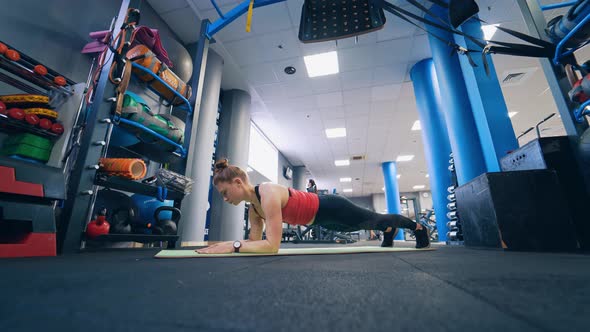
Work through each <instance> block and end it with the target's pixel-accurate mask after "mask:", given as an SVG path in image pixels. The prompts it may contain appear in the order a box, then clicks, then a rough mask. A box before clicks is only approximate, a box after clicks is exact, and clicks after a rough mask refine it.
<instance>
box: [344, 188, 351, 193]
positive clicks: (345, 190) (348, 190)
mask: <svg viewBox="0 0 590 332" xmlns="http://www.w3.org/2000/svg"><path fill="white" fill-rule="evenodd" d="M342 191H343V192H345V193H351V192H352V188H347V189H342Z"/></svg>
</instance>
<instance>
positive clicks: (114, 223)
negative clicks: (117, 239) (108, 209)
mask: <svg viewBox="0 0 590 332" xmlns="http://www.w3.org/2000/svg"><path fill="white" fill-rule="evenodd" d="M134 216H135V212H133V209H132V208H118V209H116V210H115V211H114V212H113V216H112V218H111V233H113V234H130V233H131V220H133V218H134Z"/></svg>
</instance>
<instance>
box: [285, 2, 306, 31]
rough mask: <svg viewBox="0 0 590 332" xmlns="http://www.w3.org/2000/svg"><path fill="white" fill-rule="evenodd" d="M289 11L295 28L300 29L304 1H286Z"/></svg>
mask: <svg viewBox="0 0 590 332" xmlns="http://www.w3.org/2000/svg"><path fill="white" fill-rule="evenodd" d="M286 3H287V7H288V9H289V16H291V22H292V23H293V26H296V27H298V26H299V22H300V21H301V10H302V8H303V0H289V1H286Z"/></svg>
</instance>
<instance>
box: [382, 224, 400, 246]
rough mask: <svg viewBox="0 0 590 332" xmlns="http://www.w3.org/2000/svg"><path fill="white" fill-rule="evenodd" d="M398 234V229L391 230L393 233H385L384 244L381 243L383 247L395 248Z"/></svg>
mask: <svg viewBox="0 0 590 332" xmlns="http://www.w3.org/2000/svg"><path fill="white" fill-rule="evenodd" d="M396 234H397V228H394V229H392V230H391V232H387V233H386V232H383V242H381V247H388V248H391V247H393V238H394V237H395V235H396Z"/></svg>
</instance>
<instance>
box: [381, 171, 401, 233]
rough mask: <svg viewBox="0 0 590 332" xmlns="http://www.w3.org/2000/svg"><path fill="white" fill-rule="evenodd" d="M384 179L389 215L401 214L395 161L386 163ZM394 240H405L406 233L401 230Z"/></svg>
mask: <svg viewBox="0 0 590 332" xmlns="http://www.w3.org/2000/svg"><path fill="white" fill-rule="evenodd" d="M381 167H382V169H383V179H384V180H385V201H386V202H387V213H395V214H400V213H401V211H402V205H401V203H400V201H399V186H398V183H397V163H396V162H395V161H388V162H384V163H383V164H382V165H381ZM394 240H404V231H403V230H402V229H400V230H399V232H398V233H397V236H396V237H395V239H394Z"/></svg>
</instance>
